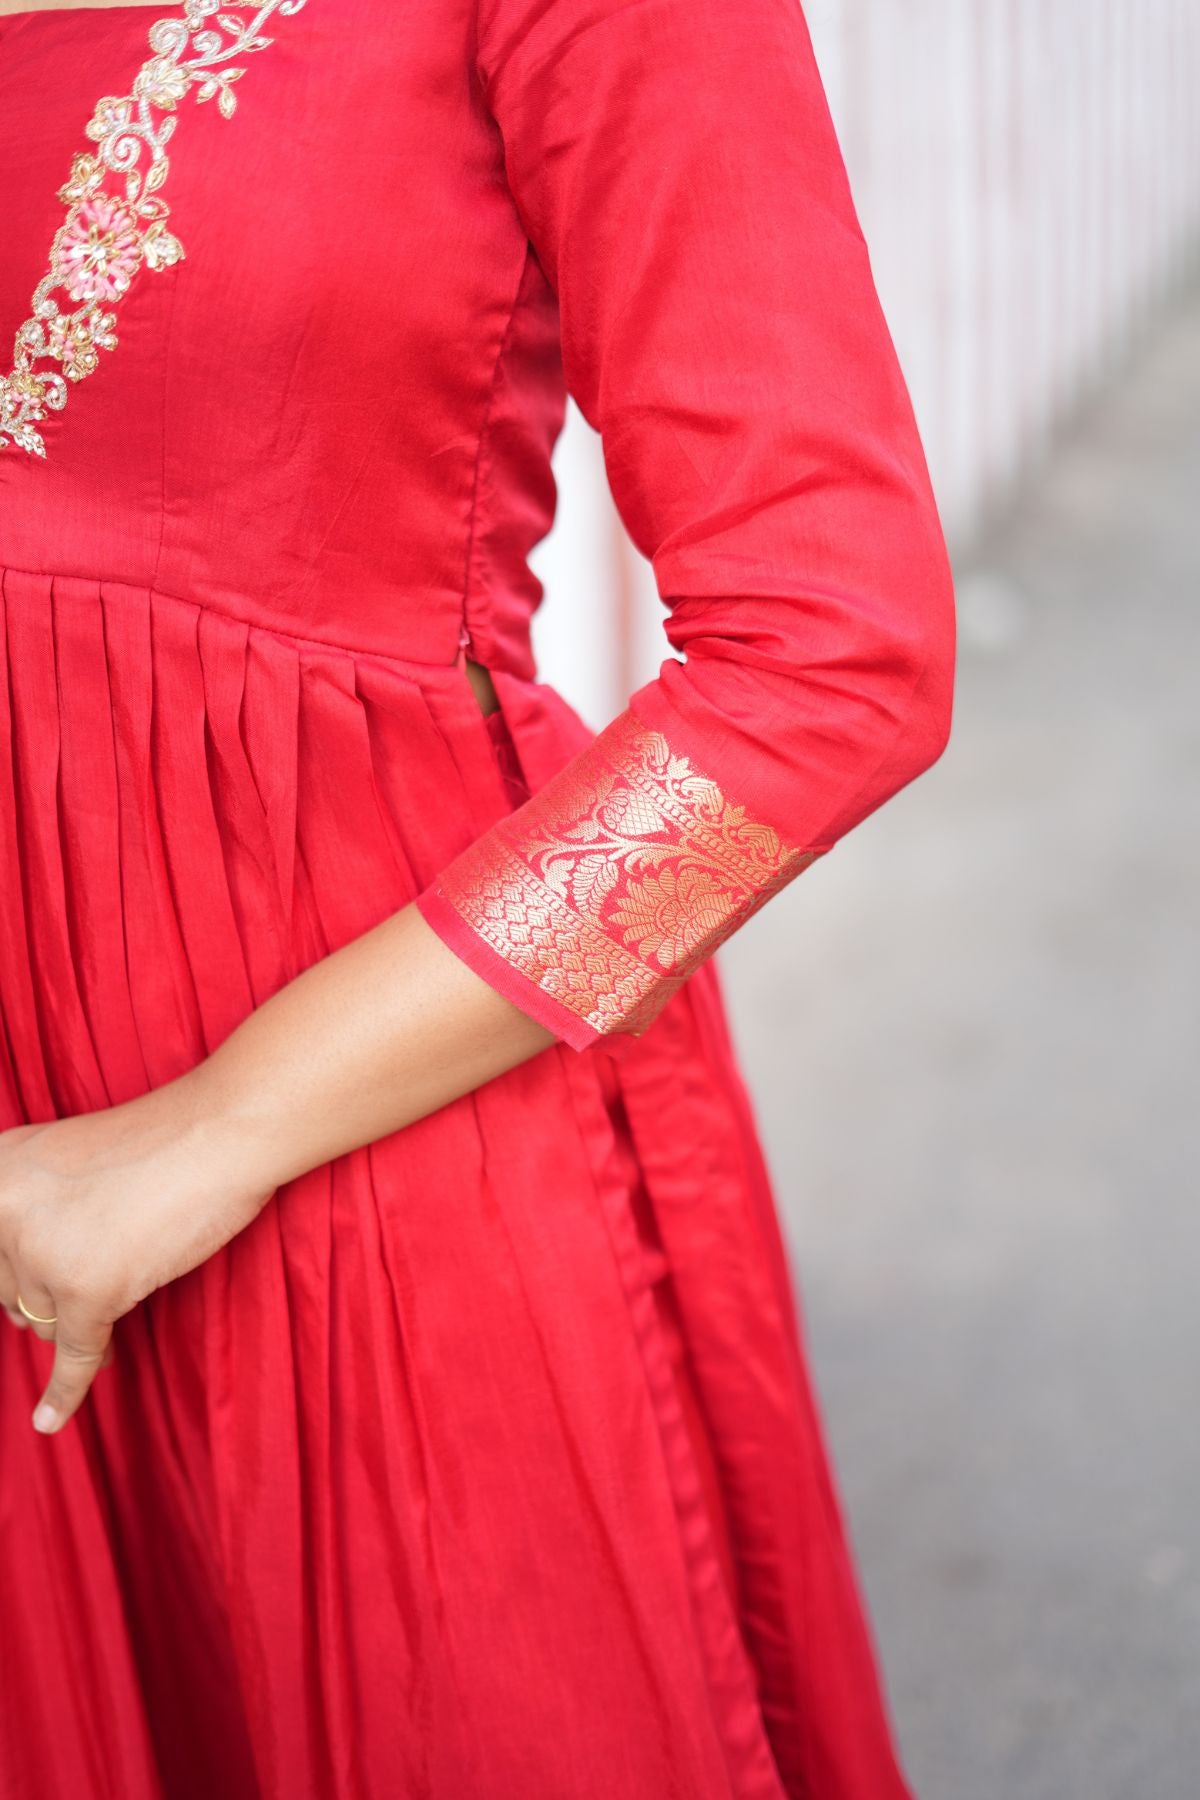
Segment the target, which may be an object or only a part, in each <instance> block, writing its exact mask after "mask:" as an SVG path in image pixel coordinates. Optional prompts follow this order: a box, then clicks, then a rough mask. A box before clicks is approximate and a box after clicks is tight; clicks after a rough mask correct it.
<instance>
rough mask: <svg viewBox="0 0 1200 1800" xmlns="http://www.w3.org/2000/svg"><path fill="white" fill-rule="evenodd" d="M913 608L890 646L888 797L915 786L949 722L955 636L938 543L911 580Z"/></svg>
mask: <svg viewBox="0 0 1200 1800" xmlns="http://www.w3.org/2000/svg"><path fill="white" fill-rule="evenodd" d="M916 593H917V599H918V604H917V605H916V606H914V607H913V608H912V610H911V612H909V614H908V615H907V622H906V628H905V629H904V630H903V631H902V632H900V633H898V634H897V637H896V640H895V643H894V645H893V650H894V655H893V657H892V659H891V660H892V689H893V693H894V694H895V695H896V696H897V699H896V702H895V706H894V711H893V719H892V730H893V734H894V735H893V742H892V752H891V755H890V756H889V758H888V764H887V780H888V784H889V787H890V790H891V791H892V792H895V791H896V790H897V789H898V788H901V787H904V786H906V785H907V783H908V782H910V781H915V780H916V778H917V776H918V775H923V774H924V773H925V772H926V771H927V770H928V769H931V768H932V767H933V765H934V764H935V763H936V762H937V761H938V760H939V758H940V757H941V756H942V755H943V754H944V752H945V750H946V749H947V747H948V745H949V743H950V737H951V731H952V727H953V720H954V687H955V673H956V662H957V632H956V615H955V598H954V576H953V572H952V569H951V565H950V559H949V555H948V553H947V551H946V548H945V545H944V543H943V542H942V540H941V539H940V538H939V539H938V541H937V543H936V544H935V545H934V548H933V551H932V553H931V554H929V555H928V556H927V557H926V558H924V559H923V562H922V567H921V570H920V571H919V573H918V575H917V581H916Z"/></svg>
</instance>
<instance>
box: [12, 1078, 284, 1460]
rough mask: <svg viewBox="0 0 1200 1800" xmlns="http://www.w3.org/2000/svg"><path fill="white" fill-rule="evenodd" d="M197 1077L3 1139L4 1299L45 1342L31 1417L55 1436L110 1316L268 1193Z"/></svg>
mask: <svg viewBox="0 0 1200 1800" xmlns="http://www.w3.org/2000/svg"><path fill="white" fill-rule="evenodd" d="M201 1086H202V1084H201V1083H200V1082H199V1081H198V1080H197V1079H196V1078H195V1077H193V1076H183V1077H182V1078H181V1079H179V1080H178V1081H173V1082H170V1083H169V1084H168V1085H167V1086H165V1087H162V1088H158V1089H156V1090H155V1092H153V1093H151V1094H146V1095H144V1096H142V1097H141V1098H139V1099H137V1100H131V1101H128V1102H126V1103H125V1104H123V1105H121V1106H114V1107H111V1108H109V1109H107V1110H106V1111H103V1112H95V1113H84V1114H81V1115H80V1116H78V1117H76V1118H70V1119H61V1120H58V1121H56V1122H54V1123H52V1124H46V1125H21V1126H18V1127H16V1128H15V1129H14V1130H11V1131H5V1132H2V1133H0V1304H3V1306H4V1307H5V1309H6V1310H7V1312H8V1314H9V1316H10V1317H11V1318H12V1319H13V1321H14V1323H17V1324H20V1325H25V1324H26V1323H27V1321H26V1319H25V1317H24V1315H23V1314H22V1313H21V1312H20V1311H19V1308H18V1296H19V1297H20V1299H21V1300H22V1301H23V1302H24V1304H25V1306H26V1307H27V1308H28V1310H29V1312H31V1313H34V1314H36V1315H37V1317H38V1318H39V1319H42V1320H53V1321H54V1323H47V1324H31V1325H30V1329H32V1330H34V1331H36V1332H37V1334H38V1336H39V1337H42V1338H52V1339H53V1340H54V1345H55V1357H54V1368H53V1372H52V1374H51V1377H50V1381H49V1384H48V1386H47V1388H46V1390H45V1393H44V1394H43V1396H42V1399H41V1401H40V1402H39V1404H38V1407H37V1410H36V1412H35V1413H34V1424H35V1425H36V1426H37V1428H38V1430H39V1431H47V1432H50V1431H57V1430H58V1429H59V1427H60V1426H61V1425H63V1424H65V1422H66V1421H67V1420H68V1419H69V1418H70V1417H71V1415H72V1414H73V1413H74V1412H76V1411H77V1410H78V1408H79V1406H80V1404H81V1402H82V1401H83V1399H84V1396H85V1395H86V1394H87V1391H88V1389H89V1388H90V1387H91V1384H92V1381H93V1379H94V1378H95V1375H96V1371H97V1370H98V1369H99V1368H100V1367H101V1366H102V1365H103V1363H104V1362H105V1361H107V1359H108V1349H109V1340H110V1338H111V1336H112V1328H113V1324H114V1322H115V1321H116V1320H117V1319H119V1318H120V1317H121V1316H122V1314H124V1313H127V1312H128V1311H129V1310H130V1308H131V1307H133V1306H136V1305H137V1303H138V1301H139V1300H143V1299H145V1297H146V1295H147V1294H149V1293H152V1292H153V1290H154V1289H155V1288H158V1287H161V1286H162V1285H163V1284H164V1283H165V1282H168V1281H172V1280H174V1278H175V1277H176V1276H177V1275H183V1274H185V1273H186V1272H187V1271H188V1270H189V1269H193V1268H195V1266H196V1264H197V1263H200V1262H203V1261H204V1260H205V1258H206V1257H209V1256H211V1255H212V1254H213V1252H214V1251H215V1250H218V1249H219V1248H220V1247H221V1245H223V1244H225V1243H228V1241H229V1239H230V1238H231V1237H233V1236H234V1235H235V1234H236V1233H237V1232H239V1231H241V1229H242V1228H243V1226H245V1225H248V1224H249V1223H250V1221H251V1219H253V1218H254V1216H255V1214H256V1213H257V1212H258V1211H259V1209H260V1208H261V1207H262V1205H263V1204H264V1202H265V1201H266V1200H268V1199H269V1198H270V1196H271V1193H272V1191H273V1186H272V1184H270V1183H264V1179H263V1177H262V1176H261V1175H256V1174H255V1173H254V1172H253V1170H252V1169H251V1168H250V1166H249V1158H248V1157H247V1156H245V1155H241V1156H239V1154H238V1147H237V1145H236V1143H235V1141H234V1138H233V1136H232V1134H231V1133H229V1132H228V1131H226V1130H224V1129H223V1128H222V1126H221V1124H220V1116H219V1114H217V1113H214V1111H213V1110H212V1109H211V1107H208V1106H207V1105H206V1096H205V1095H204V1094H203V1093H202V1091H201Z"/></svg>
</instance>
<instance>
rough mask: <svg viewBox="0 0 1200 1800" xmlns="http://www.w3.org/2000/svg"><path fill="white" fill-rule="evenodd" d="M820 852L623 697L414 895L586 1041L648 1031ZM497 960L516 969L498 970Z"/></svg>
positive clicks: (460, 947) (452, 939) (518, 994)
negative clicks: (565, 759)
mask: <svg viewBox="0 0 1200 1800" xmlns="http://www.w3.org/2000/svg"><path fill="white" fill-rule="evenodd" d="M821 854H823V851H822V850H820V849H816V850H814V849H798V848H795V847H793V846H790V845H788V844H786V843H784V842H783V840H782V839H781V838H780V836H779V834H778V832H777V831H776V830H775V829H774V827H773V826H771V825H768V824H766V823H765V822H763V821H762V820H759V819H756V818H754V817H753V816H752V815H751V814H749V813H748V812H747V810H746V808H745V807H744V806H742V805H739V804H737V803H736V802H734V801H732V800H730V799H729V798H728V797H727V796H726V795H725V793H724V792H723V791H722V789H721V788H720V787H719V786H718V784H717V783H716V782H715V781H713V780H712V779H711V778H710V777H709V776H707V775H706V774H704V773H703V772H702V771H701V770H699V769H697V768H696V766H695V764H694V763H693V762H692V760H691V758H690V757H688V756H685V755H682V754H681V753H680V752H678V751H676V750H673V749H672V747H671V745H670V743H669V742H668V740H667V738H666V737H665V736H664V735H663V733H662V732H661V731H659V730H654V729H651V728H650V727H648V726H646V725H644V724H643V723H642V722H641V720H639V719H638V718H637V716H636V715H635V714H634V713H633V712H632V710H630V709H627V710H626V711H625V712H624V713H621V714H620V715H619V716H618V717H617V718H616V719H614V720H613V721H612V723H611V724H609V725H607V726H606V727H605V729H604V730H603V731H602V732H600V734H599V735H598V736H597V737H596V738H595V739H593V741H592V743H591V744H590V745H589V746H588V747H587V748H586V749H585V750H584V751H583V752H582V753H581V754H580V755H578V756H577V757H576V758H575V759H574V760H573V761H572V762H571V763H570V765H569V766H568V767H567V768H566V769H563V770H562V771H560V773H559V774H558V775H556V776H554V777H552V779H551V780H550V781H548V782H547V783H546V785H545V786H544V787H542V788H541V789H539V791H538V792H537V793H536V794H534V795H533V797H532V799H530V800H528V801H527V802H526V803H525V804H524V805H523V806H521V807H519V808H518V809H517V811H516V812H514V813H512V814H509V815H508V816H506V817H505V818H502V819H500V820H498V821H497V822H496V823H495V824H494V825H493V826H491V827H490V829H489V830H488V831H486V832H484V833H483V835H482V836H481V837H479V838H477V839H476V840H475V841H474V842H473V843H472V844H469V845H468V846H467V848H466V849H464V850H463V851H461V852H460V853H459V855H458V856H456V857H455V858H454V859H453V861H452V862H451V863H449V864H448V866H447V867H446V868H445V869H443V871H442V872H441V874H440V875H439V876H438V877H437V878H436V880H435V881H433V882H432V883H430V885H429V887H428V888H426V889H425V891H424V892H423V893H422V894H421V895H420V896H418V900H417V905H418V908H419V910H420V911H421V912H422V914H423V916H424V917H425V919H426V921H427V923H428V924H429V925H430V926H431V927H432V928H433V929H434V930H435V931H437V932H438V935H439V936H441V937H442V938H443V939H444V940H445V941H446V942H447V943H448V944H449V947H450V948H451V949H453V950H455V951H456V952H457V953H458V954H459V955H460V956H461V958H462V960H463V961H465V962H466V963H468V965H469V966H471V967H472V968H474V969H475V972H476V973H477V974H480V975H482V976H483V977H484V978H485V979H488V980H490V981H491V982H492V985H493V986H497V987H499V988H500V989H501V991H502V992H505V993H506V995H507V997H508V998H510V999H512V1000H513V1001H514V1002H515V1003H516V1004H517V1005H519V1006H522V1007H523V1009H524V1010H525V1011H526V1012H528V1013H529V1014H530V1015H531V1016H532V1017H534V1018H536V1019H538V1021H539V1022H540V1023H543V1024H545V1025H546V1027H547V1029H549V1030H551V1031H553V1032H554V1033H555V1035H556V1036H558V1037H560V1038H562V1039H563V1040H564V1041H565V1042H567V1043H568V1044H570V1045H571V1046H572V1047H574V1048H575V1049H585V1048H587V1047H588V1046H589V1045H590V1044H592V1043H594V1042H596V1040H597V1039H598V1038H602V1037H605V1036H608V1035H610V1034H614V1033H628V1034H629V1035H631V1036H635V1037H636V1036H640V1035H641V1034H642V1032H644V1031H645V1030H646V1028H647V1027H648V1026H649V1025H650V1024H651V1023H652V1022H653V1020H654V1019H655V1018H656V1017H657V1015H658V1013H659V1012H660V1011H661V1010H662V1008H663V1007H664V1006H665V1005H666V1003H667V1001H668V1000H669V999H670V998H671V995H672V994H674V993H675V992H676V991H677V990H678V988H679V987H680V986H681V984H682V983H683V982H684V981H685V980H686V979H687V977H688V976H689V975H690V974H692V972H693V971H694V970H695V969H697V968H698V967H699V966H700V964H701V963H703V962H705V961H706V960H707V958H708V957H709V956H710V955H711V954H712V952H713V951H714V950H715V949H716V948H717V946H718V945H719V944H720V943H722V942H723V941H724V940H725V939H726V938H727V937H729V936H730V935H731V934H732V933H733V932H734V931H736V930H738V929H739V928H740V926H741V925H742V924H744V922H745V921H746V920H747V919H748V918H749V917H750V915H751V914H752V913H754V912H756V911H757V910H758V908H759V907H760V906H763V905H765V903H766V902H767V901H768V900H769V899H770V898H771V897H772V896H773V895H774V894H776V893H778V892H779V890H780V888H782V887H784V886H786V885H787V883H788V882H790V881H792V880H793V879H794V878H795V876H797V875H798V874H799V873H800V872H801V870H802V869H805V868H807V867H808V865H809V864H810V863H811V862H813V861H814V860H815V859H816V858H817V857H818V856H819V855H821ZM463 926H465V927H466V928H467V933H468V934H469V936H465V935H464V933H463V930H462V927H463ZM471 937H473V938H474V940H475V943H476V945H477V946H478V948H475V947H472V945H471V943H470V938H471ZM481 952H482V953H481ZM498 968H500V969H504V970H506V971H508V972H510V979H509V980H507V981H504V982H500V981H498V980H497V979H496V972H497V969H498ZM512 976H516V977H518V980H517V981H516V982H513V981H512V980H511V977H512ZM529 984H532V988H533V990H534V992H532V993H531V992H529V991H528V985H529ZM547 1003H548V1004H547Z"/></svg>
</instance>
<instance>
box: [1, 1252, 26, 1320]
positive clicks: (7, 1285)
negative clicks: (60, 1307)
mask: <svg viewBox="0 0 1200 1800" xmlns="http://www.w3.org/2000/svg"><path fill="white" fill-rule="evenodd" d="M0 1306H2V1307H3V1308H4V1311H5V1312H6V1313H7V1314H8V1316H9V1318H10V1319H11V1320H12V1322H13V1324H14V1325H19V1326H20V1328H21V1330H22V1331H28V1329H29V1320H28V1319H27V1318H26V1317H25V1316H24V1314H23V1313H22V1312H21V1309H20V1307H19V1306H18V1305H17V1278H16V1276H15V1275H14V1274H13V1267H12V1264H11V1263H10V1262H9V1260H8V1258H7V1256H5V1255H4V1254H3V1252H0Z"/></svg>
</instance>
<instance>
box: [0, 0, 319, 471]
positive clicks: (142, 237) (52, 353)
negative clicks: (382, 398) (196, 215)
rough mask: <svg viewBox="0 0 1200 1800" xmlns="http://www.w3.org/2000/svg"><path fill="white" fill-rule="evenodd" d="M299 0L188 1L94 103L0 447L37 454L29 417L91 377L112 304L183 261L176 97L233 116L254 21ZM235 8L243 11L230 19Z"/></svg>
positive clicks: (112, 324) (158, 25)
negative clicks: (141, 276)
mask: <svg viewBox="0 0 1200 1800" xmlns="http://www.w3.org/2000/svg"><path fill="white" fill-rule="evenodd" d="M304 3H305V0H187V3H186V4H185V5H184V6H183V8H182V11H181V16H180V17H178V18H164V19H157V20H155V22H154V24H153V25H152V26H151V27H150V49H151V52H152V54H151V55H150V56H149V57H148V58H147V60H146V61H145V62H144V63H143V64H142V66H141V68H140V69H139V70H138V72H137V75H136V77H135V79H134V83H133V87H132V89H131V91H130V93H129V94H127V95H125V96H123V97H119V98H114V97H113V96H111V95H106V96H105V98H104V99H102V100H100V101H99V102H98V104H97V106H96V110H95V112H94V113H93V115H92V118H91V121H90V123H89V124H88V126H87V128H86V135H87V137H88V138H90V139H91V141H92V142H93V143H94V144H95V146H96V149H95V151H94V152H90V151H87V152H85V151H81V152H79V153H78V154H77V155H76V157H75V159H74V161H73V163H72V165H71V173H70V175H69V177H68V179H67V181H66V182H65V184H64V185H63V186H62V187H61V188H60V189H59V190H58V197H59V199H60V200H61V201H62V202H63V204H64V205H65V206H66V207H67V216H66V218H65V219H64V220H63V222H62V224H61V225H60V226H59V228H58V231H57V232H56V233H55V237H54V242H53V244H52V245H51V247H50V264H49V268H48V270H47V272H46V274H45V276H43V278H42V280H41V281H40V282H39V283H38V286H37V287H36V289H35V290H34V294H33V301H32V310H31V312H30V316H29V317H28V318H27V319H26V320H25V322H24V324H23V325H21V326H20V327H19V329H18V331H17V335H16V343H15V346H14V351H13V366H12V368H11V369H10V371H9V372H8V374H7V375H0V449H4V448H5V447H6V446H7V445H9V444H13V445H15V446H16V447H17V448H18V449H20V450H24V451H27V452H28V453H29V454H30V455H31V456H45V454H46V445H45V440H44V439H43V437H42V434H41V432H40V431H39V430H38V426H39V424H40V423H41V422H42V421H43V420H44V419H45V418H46V417H47V415H48V414H49V413H51V412H61V410H62V408H63V407H64V406H65V405H66V403H67V394H68V391H69V390H68V385H67V384H68V383H69V382H74V381H82V380H83V378H84V377H85V376H86V375H91V374H92V373H93V372H94V371H95V369H96V368H97V366H98V364H99V360H100V356H99V353H100V351H101V350H112V349H114V348H115V347H116V342H117V335H116V313H115V312H114V311H113V310H112V308H113V307H114V306H115V305H116V304H117V302H118V301H120V299H121V297H122V295H123V294H125V292H126V291H127V290H128V288H129V285H130V283H131V282H132V280H133V278H134V276H135V275H136V273H137V271H138V269H139V268H141V267H142V266H143V265H144V266H145V267H146V268H148V269H152V270H160V269H167V268H170V267H171V266H172V264H174V263H177V262H179V261H181V260H182V257H183V245H182V244H181V243H180V242H179V239H178V238H177V237H176V236H175V235H174V233H173V232H171V231H168V229H167V219H168V217H169V209H168V207H167V204H166V201H165V200H164V199H163V198H162V194H161V191H160V190H161V189H162V187H163V184H164V182H165V181H166V179H167V174H168V171H169V167H170V164H169V159H168V157H167V145H168V143H169V142H170V140H171V137H172V136H173V134H174V131H175V127H176V125H177V123H178V118H177V115H176V107H177V106H178V105H179V103H180V101H181V100H183V99H184V98H185V97H186V96H187V95H188V94H189V93H191V92H192V91H193V90H194V91H195V94H196V99H197V101H198V102H199V101H204V100H215V101H216V103H217V109H218V111H219V112H220V114H221V116H222V117H223V118H226V119H228V118H231V117H232V115H233V113H234V111H235V110H236V106H237V98H236V95H235V93H234V87H233V84H234V83H235V82H236V81H238V80H239V79H240V78H241V76H242V74H243V73H244V71H243V70H242V69H241V68H240V67H236V66H235V64H236V63H237V62H238V60H239V59H240V58H242V57H244V56H248V55H250V54H251V53H252V52H253V51H257V50H263V49H265V48H266V46H267V45H268V44H270V43H271V42H272V39H271V38H269V37H264V36H263V35H262V27H263V26H264V25H265V24H266V22H267V20H268V19H269V18H270V17H271V15H272V14H273V13H279V14H281V15H287V14H291V13H297V12H299V11H300V8H301V7H302V6H303V5H304ZM239 11H241V12H248V13H250V14H251V15H252V16H251V17H250V18H249V19H248V20H244V19H241V18H237V17H235V16H234V15H235V13H237V12H239ZM72 303H74V304H72Z"/></svg>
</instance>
